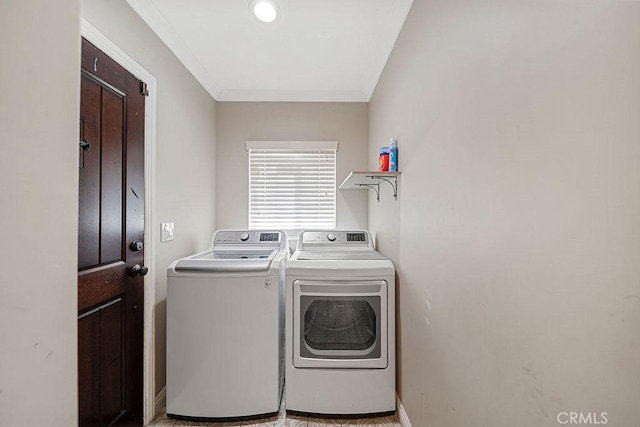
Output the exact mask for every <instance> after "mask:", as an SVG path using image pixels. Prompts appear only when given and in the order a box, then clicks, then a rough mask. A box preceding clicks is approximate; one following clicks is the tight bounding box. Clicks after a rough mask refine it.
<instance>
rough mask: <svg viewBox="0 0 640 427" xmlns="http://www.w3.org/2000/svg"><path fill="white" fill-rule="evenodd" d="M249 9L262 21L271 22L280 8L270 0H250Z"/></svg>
mask: <svg viewBox="0 0 640 427" xmlns="http://www.w3.org/2000/svg"><path fill="white" fill-rule="evenodd" d="M249 9H250V10H251V12H252V13H253V14H254V15H255V16H256V18H258V19H259V20H261V21H262V22H273V21H275V20H276V19H277V18H278V15H279V14H280V8H279V7H278V5H277V4H276V3H274V2H273V1H271V0H251V1H250V2H249Z"/></svg>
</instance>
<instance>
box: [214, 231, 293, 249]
mask: <svg viewBox="0 0 640 427" xmlns="http://www.w3.org/2000/svg"><path fill="white" fill-rule="evenodd" d="M283 234H284V233H283V232H282V231H270V230H269V231H262V230H219V231H217V232H216V234H215V235H214V237H213V244H214V246H215V245H232V244H238V245H246V244H250V245H267V244H268V245H274V244H276V245H278V244H279V243H281V242H283V241H286V240H287V239H286V238H285V236H283Z"/></svg>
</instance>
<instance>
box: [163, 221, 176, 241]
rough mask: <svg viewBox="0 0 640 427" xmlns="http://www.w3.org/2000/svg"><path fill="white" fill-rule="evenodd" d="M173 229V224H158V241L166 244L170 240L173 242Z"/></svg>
mask: <svg viewBox="0 0 640 427" xmlns="http://www.w3.org/2000/svg"><path fill="white" fill-rule="evenodd" d="M173 229H174V224H173V222H163V223H162V224H160V241H161V242H168V241H170V240H173V239H174V236H173Z"/></svg>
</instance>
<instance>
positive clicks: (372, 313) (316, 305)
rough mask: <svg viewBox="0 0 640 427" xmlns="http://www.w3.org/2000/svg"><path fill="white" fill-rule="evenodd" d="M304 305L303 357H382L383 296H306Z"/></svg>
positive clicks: (301, 329)
mask: <svg viewBox="0 0 640 427" xmlns="http://www.w3.org/2000/svg"><path fill="white" fill-rule="evenodd" d="M300 305H301V307H300V308H301V311H300V323H301V325H302V328H300V335H301V336H300V346H301V348H300V355H301V356H302V357H313V358H319V359H367V358H378V357H380V338H379V331H380V305H381V304H380V297H379V296H346V295H345V296H342V295H341V296H317V295H316V296H302V297H301V299H300Z"/></svg>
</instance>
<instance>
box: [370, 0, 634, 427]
mask: <svg viewBox="0 0 640 427" xmlns="http://www.w3.org/2000/svg"><path fill="white" fill-rule="evenodd" d="M639 40H640V3H637V2H636V3H634V2H550V1H545V2H512V1H491V2H476V1H456V2H451V1H446V0H442V1H420V2H415V3H414V5H413V10H412V11H411V13H410V15H409V17H408V19H407V21H406V23H405V26H404V28H403V30H402V33H401V35H400V37H399V39H398V41H397V43H396V46H395V48H394V51H393V54H392V56H391V58H390V60H389V62H388V63H387V67H386V69H385V71H384V73H383V76H382V78H381V80H380V82H379V84H378V87H377V89H376V91H375V94H374V97H373V99H372V101H371V103H370V110H369V114H370V125H369V132H370V146H369V153H370V158H371V159H373V158H374V156H375V154H376V151H377V147H378V146H379V145H381V144H383V143H384V142H385V141H387V140H388V138H389V136H391V135H398V138H399V142H398V147H399V151H400V154H399V159H400V169H401V171H402V183H401V189H400V197H399V201H398V202H394V201H393V199H392V198H390V197H385V198H384V199H383V200H382V201H381V203H380V206H376V204H375V202H372V203H370V218H369V225H370V227H371V229H372V230H373V231H374V232H376V233H377V238H378V243H379V245H380V249H381V250H382V251H383V252H385V253H387V254H388V255H390V256H392V257H393V259H394V260H395V262H396V265H397V268H398V274H399V279H400V281H399V311H398V312H399V319H398V321H399V332H400V337H401V343H400V347H401V352H400V357H399V360H400V362H399V367H398V372H399V387H398V390H399V394H400V398H401V400H402V402H403V404H404V406H405V408H406V410H407V412H408V415H409V417H410V419H411V422H412V424H413V426H414V427H418V426H419V427H423V426H427V427H430V426H433V427H446V426H465V427H466V426H494V427H502V426H504V427H507V426H521V427H527V426H529V427H542V426H557V425H560V424H559V423H558V420H557V415H558V413H559V412H561V411H578V412H580V411H582V412H583V413H584V415H586V414H587V413H589V412H591V413H593V412H596V413H598V414H596V415H599V413H600V412H607V418H608V424H609V425H615V426H630V425H635V424H637V422H638V421H637V420H638V419H639V418H640V407H639V406H638V402H640V363H638V360H639V359H638V354H639V353H640V329H639V328H640V220H639V219H640V191H639V188H640V187H639V183H640V143H639V141H640V120H638V113H639V112H640V49H638V41H639ZM373 164H374V163H373V162H372V163H371V165H373ZM389 224H392V225H391V227H389ZM561 421H566V419H565V418H564V416H563V417H561ZM599 421H603V420H602V418H599Z"/></svg>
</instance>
